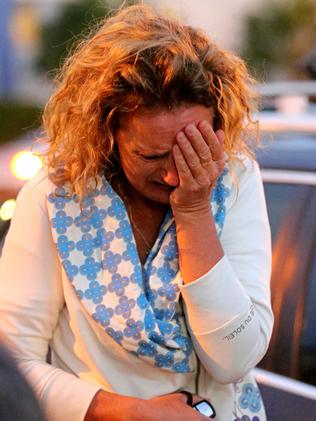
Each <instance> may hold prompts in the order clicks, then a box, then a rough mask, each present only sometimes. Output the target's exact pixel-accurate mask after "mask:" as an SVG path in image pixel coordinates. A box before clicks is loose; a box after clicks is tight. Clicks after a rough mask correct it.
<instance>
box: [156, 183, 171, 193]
mask: <svg viewBox="0 0 316 421" xmlns="http://www.w3.org/2000/svg"><path fill="white" fill-rule="evenodd" d="M154 183H155V185H156V186H157V187H158V188H159V189H162V190H166V191H169V192H171V191H172V190H173V189H174V187H171V186H169V185H168V184H164V183H159V181H155V182H154Z"/></svg>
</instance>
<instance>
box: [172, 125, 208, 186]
mask: <svg viewBox="0 0 316 421" xmlns="http://www.w3.org/2000/svg"><path fill="white" fill-rule="evenodd" d="M177 143H178V146H179V148H180V149H181V153H182V155H183V157H184V159H185V161H186V164H187V166H188V167H189V169H190V171H191V174H192V176H193V177H194V178H197V177H198V176H199V175H200V174H201V170H203V168H202V164H201V161H200V159H199V157H198V155H197V153H196V151H195V150H194V149H193V147H192V145H191V142H190V140H189V139H188V138H187V137H186V135H185V134H184V133H183V132H179V133H178V134H177Z"/></svg>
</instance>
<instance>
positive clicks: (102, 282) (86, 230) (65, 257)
mask: <svg viewBox="0 0 316 421" xmlns="http://www.w3.org/2000/svg"><path fill="white" fill-rule="evenodd" d="M227 174H228V170H227V169H225V171H224V172H223V173H222V175H221V177H220V178H219V180H218V182H217V185H216V187H215V188H214V190H213V194H212V211H213V214H214V218H215V224H216V228H217V232H218V235H220V233H221V230H222V227H223V224H224V219H225V213H226V206H225V200H226V198H227V197H228V195H229V189H228V188H227V187H226V186H225V185H226V183H225V177H226V176H227ZM48 210H49V216H50V222H51V228H52V234H53V238H54V241H55V242H56V245H57V249H58V254H59V257H60V260H61V263H62V266H63V268H64V270H65V272H66V274H67V276H68V278H69V281H70V282H71V284H72V286H73V288H74V289H75V292H76V294H77V296H78V298H79V299H80V300H81V303H82V305H83V306H84V307H85V309H86V310H87V311H88V313H89V314H91V316H92V317H93V319H94V320H95V321H96V322H97V323H99V324H100V325H101V326H102V328H103V329H104V330H105V331H106V333H107V334H108V335H110V336H111V337H112V338H113V339H114V340H115V341H116V342H117V343H119V344H120V345H121V346H122V347H123V348H124V349H126V350H127V351H129V352H132V353H133V354H134V355H137V356H138V357H139V358H142V359H144V360H146V361H147V362H149V363H151V364H152V365H154V366H156V367H159V368H162V369H165V370H169V371H172V372H178V373H188V372H191V371H192V370H193V369H194V358H195V357H194V352H193V348H192V342H191V339H190V337H189V335H188V333H187V329H186V325H185V320H184V316H183V312H182V310H181V306H180V305H179V295H180V294H179V282H181V279H180V276H179V263H178V247H177V241H176V227H175V223H174V218H173V216H172V212H171V210H169V211H168V212H167V214H166V216H165V219H164V221H163V223H162V225H161V227H160V231H159V235H158V237H157V239H156V242H155V244H154V246H153V248H152V250H151V251H150V253H149V255H148V257H147V260H146V263H145V265H144V267H142V265H141V262H140V260H139V256H138V252H137V248H136V243H135V239H134V236H133V231H132V227H131V223H130V221H129V218H128V214H127V211H126V208H125V206H124V203H123V201H122V200H121V198H120V197H119V196H118V195H117V194H116V192H115V191H114V190H113V189H112V187H111V185H110V184H109V183H108V182H107V181H106V179H105V178H104V177H99V178H98V183H97V186H96V188H95V190H94V191H93V192H92V193H91V194H90V195H89V196H86V197H85V198H84V199H83V205H82V209H80V204H79V201H78V197H77V196H76V195H75V194H74V195H73V196H67V191H66V189H64V188H56V190H55V191H54V192H53V193H51V194H49V195H48Z"/></svg>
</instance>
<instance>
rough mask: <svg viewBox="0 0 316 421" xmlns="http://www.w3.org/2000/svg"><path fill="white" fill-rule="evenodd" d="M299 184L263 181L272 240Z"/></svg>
mask: <svg viewBox="0 0 316 421" xmlns="http://www.w3.org/2000/svg"><path fill="white" fill-rule="evenodd" d="M298 188H299V186H298V185H296V184H284V183H264V191H265V195H266V201H267V208H268V215H269V221H270V226H271V233H272V242H274V240H275V238H276V234H277V232H278V229H279V228H280V224H281V222H282V220H283V218H284V216H285V214H286V213H287V211H288V209H289V206H290V205H291V204H292V203H293V201H294V199H295V197H296V194H297V191H298Z"/></svg>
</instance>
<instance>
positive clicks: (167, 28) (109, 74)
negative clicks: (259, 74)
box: [43, 5, 256, 199]
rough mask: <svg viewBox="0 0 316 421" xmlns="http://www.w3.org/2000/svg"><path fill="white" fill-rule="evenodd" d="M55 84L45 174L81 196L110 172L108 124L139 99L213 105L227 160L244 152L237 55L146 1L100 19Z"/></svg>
mask: <svg viewBox="0 0 316 421" xmlns="http://www.w3.org/2000/svg"><path fill="white" fill-rule="evenodd" d="M57 83H58V88H57V90H56V92H55V93H54V94H53V95H52V97H51V98H50V100H49V102H48V103H47V105H46V107H45V110H44V114H43V121H44V128H45V132H46V136H47V139H48V142H49V144H50V145H49V150H48V152H47V156H46V158H47V164H48V168H49V172H50V176H51V177H52V179H53V181H54V182H55V183H56V184H58V185H61V184H65V183H67V184H69V185H70V187H71V189H72V191H73V192H75V193H77V194H78V195H79V197H80V198H81V199H82V197H83V195H84V194H85V193H86V192H87V190H89V187H88V185H89V182H88V181H89V179H91V178H92V179H95V180H96V177H97V175H98V174H100V172H101V171H105V172H106V173H107V174H111V172H113V171H114V166H115V164H114V162H115V159H114V157H115V131H116V128H117V127H118V124H119V121H120V118H121V117H122V115H124V114H125V113H129V112H132V111H135V110H136V109H137V108H138V107H140V106H145V107H150V108H153V107H163V108H166V107H167V108H173V107H177V106H180V105H181V104H202V105H204V106H207V107H214V110H215V122H214V125H215V128H222V129H223V130H224V132H225V151H226V154H227V157H228V160H229V162H230V163H231V162H232V161H233V160H235V159H236V157H237V156H238V155H239V154H240V153H241V154H246V155H248V156H249V155H251V147H250V145H249V142H248V141H247V140H246V139H247V137H248V131H249V127H250V125H249V123H252V120H251V114H252V109H253V106H254V104H255V102H254V99H255V94H254V91H253V90H252V88H251V85H252V83H253V80H252V78H251V77H250V76H249V74H248V71H247V69H246V66H245V64H244V62H243V61H242V60H241V59H240V58H238V57H236V56H235V55H234V54H232V53H230V52H228V51H224V50H222V49H220V48H219V47H218V46H217V45H216V44H215V43H213V42H212V41H210V39H209V38H208V37H207V35H206V34H205V33H204V32H203V31H202V30H199V29H194V28H192V27H190V26H185V25H183V24H181V23H179V22H177V21H175V20H172V19H167V18H165V17H161V16H159V15H158V14H157V13H156V12H155V11H154V10H153V9H151V8H150V7H148V6H144V5H137V6H131V7H127V8H125V9H122V10H121V11H119V12H118V13H117V14H116V15H115V16H114V17H111V18H109V19H107V20H105V21H104V22H102V25H101V26H100V27H99V29H98V30H97V31H96V33H95V34H94V35H93V36H91V37H90V38H88V39H87V40H84V41H82V42H81V43H80V44H79V45H78V47H77V49H76V51H75V53H74V54H73V55H72V56H70V57H69V58H68V60H67V61H66V62H65V64H64V66H63V68H62V69H61V71H60V74H59V76H58V78H57ZM255 142H256V141H255V140H254V142H253V143H255Z"/></svg>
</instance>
